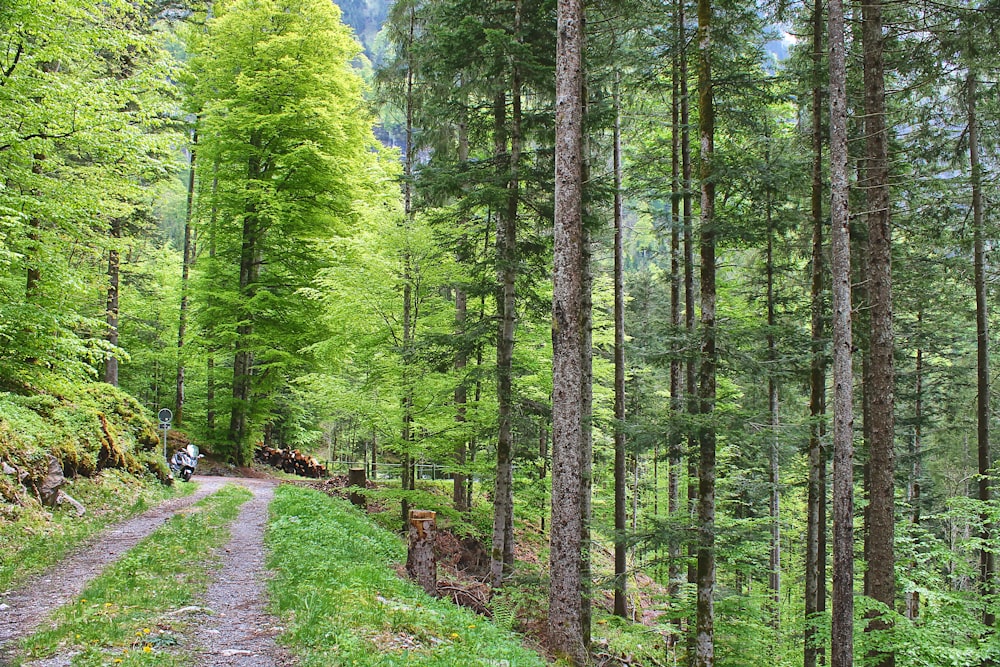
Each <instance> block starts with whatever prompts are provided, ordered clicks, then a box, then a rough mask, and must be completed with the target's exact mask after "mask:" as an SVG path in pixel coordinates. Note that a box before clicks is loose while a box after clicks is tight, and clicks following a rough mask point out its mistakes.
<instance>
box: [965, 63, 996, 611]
mask: <svg viewBox="0 0 1000 667" xmlns="http://www.w3.org/2000/svg"><path fill="white" fill-rule="evenodd" d="M976 88H977V81H976V74H975V72H974V71H973V69H972V67H970V68H969V74H968V77H967V81H966V90H967V95H968V100H967V109H968V125H969V127H968V134H969V178H970V181H971V184H972V227H973V253H974V255H975V258H974V260H973V263H974V269H973V271H974V273H975V278H974V280H975V283H976V367H977V370H976V379H977V382H976V389H977V391H976V423H977V428H976V441H977V443H978V446H977V450H978V454H979V500H981V501H982V502H983V503H984V504H985V503H988V502H989V501H990V498H991V496H992V493H991V489H990V478H989V471H990V467H991V461H990V459H991V457H990V363H989V362H990V351H989V342H990V337H989V309H988V306H987V303H988V302H987V300H986V299H987V295H986V251H985V230H984V225H985V223H984V219H983V186H982V169H981V167H980V165H979V120H978V118H977V115H976ZM982 519H983V530H982V535H981V538H982V540H983V543H984V544H989V541H990V540H991V539H992V537H993V526H992V525H991V524H990V523H989V521H988V519H987V516H986V513H985V511H984V512H983V516H982ZM995 577H996V564H995V562H994V555H993V552H992V551H991V550H989V549H981V550H980V552H979V582H980V592H981V593H982V595H983V597H985V598H989V597H990V596H992V595H993V594H994V592H995V591H996V582H995V581H994V579H995ZM992 609H993V608H992V606H991V604H989V603H988V604H987V605H986V606H985V611H984V612H983V623H985V624H986V625H988V626H990V627H993V626H994V625H996V614H994V613H993V610H992Z"/></svg>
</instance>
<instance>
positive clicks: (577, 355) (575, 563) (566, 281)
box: [548, 0, 589, 665]
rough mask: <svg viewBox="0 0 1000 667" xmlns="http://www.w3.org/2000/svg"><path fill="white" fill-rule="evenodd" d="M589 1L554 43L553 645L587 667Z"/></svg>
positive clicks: (570, 3)
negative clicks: (585, 153) (585, 149)
mask: <svg viewBox="0 0 1000 667" xmlns="http://www.w3.org/2000/svg"><path fill="white" fill-rule="evenodd" d="M582 91H583V2H582V0H559V2H558V4H557V38H556V142H555V144H556V145H555V224H554V237H555V238H554V241H555V247H554V259H553V278H552V281H553V296H552V348H553V360H552V526H551V532H550V535H551V551H550V557H549V558H550V561H549V565H550V572H551V580H550V585H549V625H548V632H549V643H550V648H551V650H552V652H553V653H554V654H555V655H556V656H560V657H563V658H565V659H567V660H568V661H569V662H570V663H571V664H573V665H585V664H587V663H588V662H589V656H588V654H587V649H586V640H585V638H584V636H583V632H584V630H583V618H582V608H581V594H580V593H581V581H580V566H581V547H582V545H581V535H582V533H583V517H582V507H581V503H580V496H581V487H582V485H583V479H582V477H583V475H582V470H583V462H582V456H581V454H582V452H581V451H580V449H581V442H582V435H583V433H582V431H583V424H582V414H581V405H582V404H583V368H582V359H583V341H584V335H583V313H582V301H583V297H582V292H583V276H582V275H581V267H582V264H583V220H582V187H583V178H582V167H583V164H582V140H583V137H582V123H583V114H582V110H583V95H582Z"/></svg>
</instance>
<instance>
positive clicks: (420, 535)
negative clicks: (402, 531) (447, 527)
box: [406, 510, 437, 596]
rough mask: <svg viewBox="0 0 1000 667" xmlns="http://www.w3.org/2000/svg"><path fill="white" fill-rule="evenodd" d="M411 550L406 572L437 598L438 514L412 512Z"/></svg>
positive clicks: (426, 511)
mask: <svg viewBox="0 0 1000 667" xmlns="http://www.w3.org/2000/svg"><path fill="white" fill-rule="evenodd" d="M409 516H410V527H409V533H410V535H409V537H410V544H409V550H408V551H407V554H406V572H407V574H409V575H410V577H411V578H412V579H415V580H416V582H417V583H418V584H420V586H421V587H422V588H423V589H424V590H425V591H427V593H428V594H430V595H434V596H437V559H436V557H435V555H434V532H435V530H436V529H437V526H436V523H435V516H436V512H431V511H429V510H410V515H409Z"/></svg>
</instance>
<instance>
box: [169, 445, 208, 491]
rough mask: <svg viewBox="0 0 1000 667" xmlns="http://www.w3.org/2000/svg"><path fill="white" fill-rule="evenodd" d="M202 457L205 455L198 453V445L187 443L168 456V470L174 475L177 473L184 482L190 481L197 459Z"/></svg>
mask: <svg viewBox="0 0 1000 667" xmlns="http://www.w3.org/2000/svg"><path fill="white" fill-rule="evenodd" d="M203 458H205V455H204V454H199V453H198V445H188V446H187V447H185V448H184V449H179V450H177V451H176V452H174V455H173V456H172V457H171V458H170V470H171V471H172V472H173V473H174V474H175V475H179V476H180V478H181V479H183V480H184V481H185V482H190V481H191V475H193V474H194V468H195V466H196V465H198V459H203Z"/></svg>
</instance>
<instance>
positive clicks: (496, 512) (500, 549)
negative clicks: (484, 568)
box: [490, 1, 521, 588]
mask: <svg viewBox="0 0 1000 667" xmlns="http://www.w3.org/2000/svg"><path fill="white" fill-rule="evenodd" d="M519 23H520V2H519V1H518V2H517V3H516V7H515V31H516V32H519V31H520V26H519V25H518V24H519ZM511 90H512V95H511V100H512V101H511V109H512V111H511V128H510V152H509V153H508V152H507V131H506V125H507V120H506V107H507V102H506V96H505V94H503V93H499V94H497V96H496V99H495V100H494V142H495V148H494V153H495V155H496V157H497V170H498V172H499V173H498V176H499V178H500V179H501V180H503V181H505V187H506V190H507V203H506V207H505V208H504V210H502V211H501V212H500V214H499V215H498V216H497V233H496V258H497V286H498V291H497V312H498V315H499V318H498V320H499V322H498V329H497V405H498V413H497V414H498V429H497V468H496V487H495V489H496V492H495V494H494V495H495V497H494V503H493V551H492V555H491V559H490V584H491V585H492V586H493V587H494V588H498V587H500V586H501V585H502V583H503V577H504V574H505V573H506V572H507V571H509V568H510V565H512V557H513V535H512V530H511V526H512V523H513V515H514V486H513V482H514V479H513V465H512V464H513V456H514V441H513V432H512V428H511V414H512V403H513V387H512V379H513V378H512V374H513V362H514V326H515V322H516V311H515V308H516V301H515V296H516V295H515V289H514V288H515V279H516V276H517V255H516V251H517V208H518V199H519V193H520V181H519V178H520V177H519V175H518V162H519V160H520V153H521V127H520V126H521V100H520V95H521V83H520V73H519V71H518V67H517V65H516V64H514V65H513V67H512V73H511Z"/></svg>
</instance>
